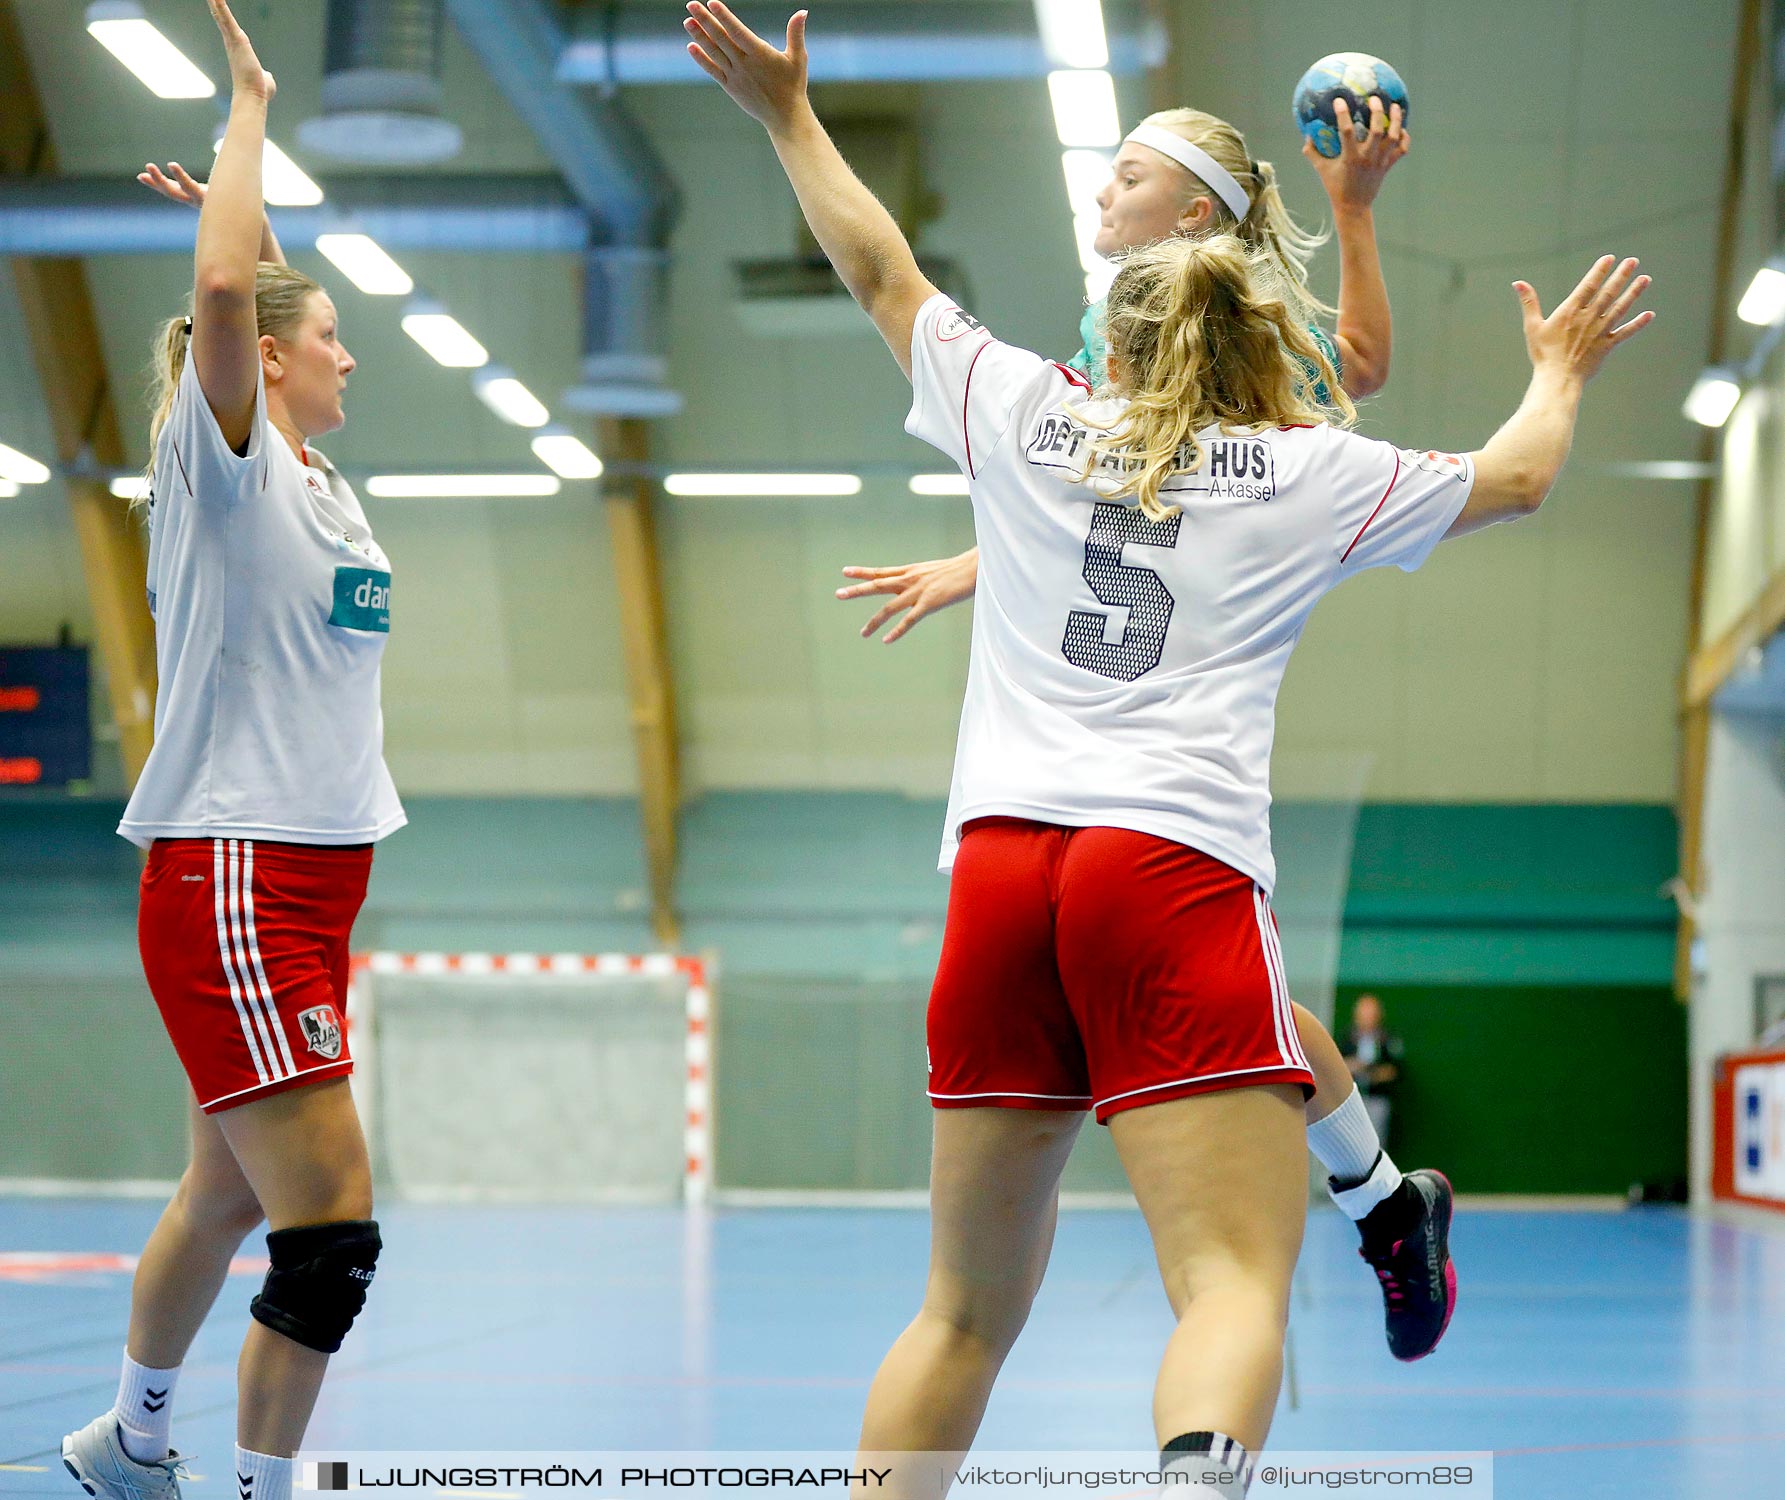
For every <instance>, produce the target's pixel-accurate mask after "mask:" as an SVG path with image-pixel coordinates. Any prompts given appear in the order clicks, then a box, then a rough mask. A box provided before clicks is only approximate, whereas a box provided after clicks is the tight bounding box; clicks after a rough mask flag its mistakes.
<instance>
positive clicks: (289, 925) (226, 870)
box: [62, 0, 404, 1500]
mask: <svg viewBox="0 0 1785 1500" xmlns="http://www.w3.org/2000/svg"><path fill="white" fill-rule="evenodd" d="M210 6H211V12H212V15H213V17H214V19H215V20H216V23H217V26H218V29H219V31H220V32H221V34H222V38H223V43H224V49H225V51H226V53H227V55H228V59H229V68H230V76H231V81H232V84H233V94H232V98H231V102H230V110H229V123H228V126H227V129H226V132H225V134H224V138H223V144H222V148H221V150H220V151H219V153H218V156H217V161H216V165H215V168H214V170H213V172H212V175H211V181H210V185H209V188H208V190H204V189H200V188H199V187H198V185H197V184H196V183H194V182H192V180H191V179H190V178H189V177H187V176H186V175H185V174H184V173H183V172H180V171H179V170H178V169H177V168H176V169H175V179H174V180H170V179H169V178H167V177H165V176H163V174H161V173H160V172H159V170H158V169H155V168H150V169H149V170H148V171H147V172H145V174H144V177H143V180H144V181H146V182H147V183H148V184H149V185H150V186H152V187H155V188H156V189H157V190H159V191H162V192H164V193H167V194H168V195H169V196H172V197H176V198H180V199H183V200H184V201H189V202H190V201H199V202H201V203H202V207H201V209H200V214H199V223H198V242H197V251H196V260H195V276H194V284H193V294H192V315H191V317H190V319H183V318H177V319H174V320H173V321H172V322H170V323H169V324H168V325H167V328H166V330H165V333H164V336H163V341H162V346H161V352H162V355H163V372H162V374H163V382H164V386H165V389H164V390H163V392H162V401H161V404H160V408H159V410H158V411H157V414H156V421H155V424H154V428H155V432H154V460H153V469H152V474H151V488H150V492H151V498H150V501H149V520H148V525H149V577H148V586H149V600H150V607H151V609H152V610H153V612H154V615H155V642H156V659H157V665H158V667H159V673H160V685H159V688H158V690H157V696H156V704H155V746H154V749H153V751H152V752H151V754H150V756H149V760H148V763H147V765H146V766H145V768H144V770H143V774H142V777H141V779H140V780H139V782H138V784H137V787H136V790H135V792H134V794H133V795H132V797H131V799H130V805H129V807H128V808H127V809H126V811H125V814H124V820H123V822H122V823H121V824H120V828H119V831H120V832H121V833H123V834H124V835H125V836H126V837H127V838H129V839H131V840H132V841H133V842H135V843H137V844H139V845H141V846H143V847H144V848H147V849H148V850H149V858H148V863H147V866H146V867H145V869H144V872H143V878H142V897H141V907H140V914H139V918H138V932H139V937H140V940H141V948H142V954H143V967H144V972H145V974H146V975H147V978H148V981H149V988H150V990H151V991H152V992H153V994H154V997H155V1001H156V1004H157V1006H158V1007H159V1009H160V1010H161V1013H162V1017H163V1020H164V1022H165V1023H166V1026H167V1029H168V1034H169V1037H170V1038H171V1039H172V1041H173V1044H174V1048H175V1050H176V1052H177V1053H178V1054H179V1057H180V1061H181V1064H182V1065H183V1066H184V1068H185V1070H186V1075H187V1078H188V1080H189V1081H190V1083H191V1086H192V1094H191V1100H190V1115H191V1127H192V1157H191V1162H190V1165H189V1166H188V1167H187V1169H186V1172H185V1175H184V1176H183V1177H182V1178H181V1181H180V1185H179V1188H178V1190H177V1191H176V1193H175V1194H174V1198H173V1201H172V1202H171V1203H169V1205H168V1207H167V1209H166V1211H165V1212H164V1213H163V1214H162V1216H161V1219H160V1222H159V1223H158V1224H157V1225H156V1227H155V1230H154V1232H153V1234H151V1236H150V1238H149V1242H148V1245H147V1246H146V1247H145V1249H144V1251H143V1254H142V1257H141V1259H140V1261H139V1263H138V1267H137V1272H136V1278H135V1282H134V1284H133V1287H132V1296H131V1315H130V1330H129V1337H128V1340H127V1344H126V1352H125V1358H124V1368H123V1376H122V1379H121V1381H120V1385H119V1392H118V1398H117V1401H116V1404H115V1405H114V1407H113V1409H112V1410H111V1411H109V1412H107V1413H106V1414H105V1415H104V1416H102V1417H99V1418H97V1419H96V1420H95V1421H93V1422H92V1423H90V1424H89V1425H88V1426H87V1427H85V1428H83V1429H82V1430H81V1431H79V1432H76V1433H73V1434H70V1435H69V1436H68V1437H67V1438H65V1439H64V1440H63V1444H62V1455H63V1462H64V1464H65V1466H66V1467H67V1468H68V1470H69V1472H70V1473H71V1474H73V1475H74V1477H75V1478H76V1480H78V1481H79V1483H80V1484H81V1486H82V1488H84V1489H85V1490H86V1491H87V1492H88V1493H89V1494H91V1495H94V1496H103V1497H106V1500H173V1497H176V1496H177V1495H178V1492H179V1483H178V1481H179V1476H180V1470H179V1463H180V1459H179V1456H178V1455H177V1454H175V1453H173V1452H172V1450H171V1449H170V1446H169V1441H168V1439H169V1417H170V1414H171V1411H172V1405H173V1400H174V1386H175V1383H176V1381H177V1380H178V1377H179V1373H180V1366H181V1364H182V1362H183V1360H184V1359H185V1356H186V1351H187V1349H188V1347H189V1346H190V1344H191V1342H192V1339H193V1336H194V1335H195V1334H196V1333H197V1331H198V1328H199V1325H200V1324H201V1323H202V1322H203V1321H204V1318H205V1315H206V1313H208V1312H209V1310H210V1308H211V1305H212V1303H213V1302H214V1301H215V1300H216V1297H217V1294H218V1292H219V1291H220V1290H221V1288H222V1285H223V1281H224V1278H225V1276H226V1275H227V1274H228V1268H229V1261H230V1257H231V1256H232V1255H233V1254H234V1252H235V1250H236V1248H237V1246H238V1245H239V1244H240V1243H241V1241H242V1238H243V1236H244V1235H245V1234H246V1233H247V1232H248V1231H249V1230H250V1229H251V1228H253V1227H254V1226H255V1225H256V1224H257V1223H259V1222H260V1221H261V1219H262V1218H263V1217H264V1218H265V1220H266V1222H267V1224H268V1226H269V1229H270V1233H269V1234H268V1235H267V1248H268V1253H269V1256H270V1259H271V1262H272V1265H271V1269H270V1270H269V1271H268V1273H267V1276H266V1279H265V1282H264V1284H263V1285H262V1286H261V1288H260V1291H259V1294H258V1295H257V1296H256V1297H255V1298H254V1299H253V1302H252V1303H251V1306H250V1312H251V1314H252V1317H253V1320H254V1321H253V1322H252V1323H251V1324H250V1327H249V1331H248V1335H247V1338H246V1340H245V1342H244V1343H243V1346H242V1354H241V1360H240V1363H239V1366H238V1373H237V1395H238V1406H237V1427H236V1433H237V1447H236V1452H235V1476H236V1477H235V1479H234V1481H233V1484H234V1487H235V1489H236V1492H237V1495H238V1497H239V1500H289V1495H290V1491H291V1456H292V1454H293V1453H294V1452H295V1451H296V1449H297V1447H298V1446H299V1444H300V1442H301V1440H302V1438H303V1434H304V1429H305V1427H306V1425H307V1424H308V1422H309V1419H310V1414H311V1410H312V1408H313V1407H314V1405H315V1401H316V1396H317V1392H318V1389H319V1388H320V1385H321V1382H322V1378H323V1373H324V1370H325V1369H326V1367H327V1364H328V1358H329V1355H330V1354H331V1353H333V1352H334V1351H335V1350H336V1349H338V1348H339V1347H340V1344H341V1340H342V1339H343V1338H344V1337H345V1335H346V1333H347V1331H348V1329H349V1327H350V1326H351V1325H352V1323H353V1320H354V1318H355V1317H356V1316H357V1315H358V1313H359V1311H360V1309H361V1307H362V1306H363V1304H364V1302H365V1297H366V1292H367V1288H368V1286H369V1284H370V1282H371V1280H372V1275H373V1269H374V1266H375V1265H376V1262H377V1258H378V1252H379V1248H380V1242H379V1237H378V1226H377V1225H376V1224H375V1223H374V1222H372V1217H371V1215H372V1187H371V1173H370V1169H369V1166H368V1162H367V1157H366V1144H365V1138H364V1136H363V1134H362V1133H361V1130H360V1123H359V1118H358V1116H357V1114H356V1113H355V1111H354V1106H353V1099H352V1096H351V1094H350V1093H349V1092H348V1083H347V1075H348V1074H349V1073H350V1072H351V1071H352V1067H353V1060H352V1057H351V1055H350V1052H349V1050H348V1046H347V1040H346V1036H345V1034H344V1030H343V1026H342V1014H343V1006H344V1000H345V987H346V980H347V957H348V943H349V935H350V932H351V929H352V925H353V920H354V917H355V915H356V914H357V912H358V909H359V906H360V903H361V901H362V900H363V898H364V896H365V890H366V879H367V875H368V873H369V871H370V868H371V860H372V855H371V846H372V844H373V843H374V842H376V841H377V840H378V839H381V838H383V837H384V836H385V835H386V834H388V833H390V832H392V831H393V830H395V829H396V828H398V827H400V826H401V825H402V823H403V821H404V818H403V810H402V807H401V805H400V804H399V803H398V800H397V795H396V791H395V789H394V788H393V786H392V785H391V780H390V776H389V773H388V772H387V771H386V769H385V766H384V759H383V749H382V745H383V729H382V720H381V717H380V709H379V688H378V678H379V662H380V658H381V657H382V655H383V650H384V644H385V641H386V639H387V636H388V631H389V628H390V614H389V609H390V566H389V562H388V561H387V559H386V558H385V556H384V554H383V552H382V551H381V550H380V549H379V547H378V544H377V543H376V541H374V540H373V537H372V535H371V531H370V528H369V527H368V526H367V524H366V519H365V515H364V513H363V512H362V511H361V510H360V507H359V502H358V501H357V499H355V497H354V495H353V492H352V490H351V489H350V488H348V486H347V484H346V482H345V481H344V480H343V479H342V478H341V476H340V474H339V473H338V472H337V471H336V470H335V469H334V467H333V466H332V465H331V464H330V463H329V462H328V460H327V459H325V458H324V457H323V456H322V455H321V454H319V453H317V452H315V451H314V450H313V449H311V448H310V447H309V446H308V440H309V439H310V438H311V437H313V436H315V435H317V434H319V433H324V432H329V431H333V430H334V429H335V428H337V427H339V426H340V425H341V422H342V420H343V414H342V407H341V399H342V391H343V389H344V388H345V385H346V381H347V376H348V375H349V373H350V372H351V371H352V370H353V358H352V356H351V355H350V354H348V352H347V350H346V348H345V347H344V346H343V345H342V343H341V341H340V338H339V335H338V332H337V319H336V312H335V307H334V304H333V303H332V302H331V301H330V300H329V298H328V295H327V294H326V293H325V292H323V290H322V289H321V288H320V287H318V286H317V285H316V284H315V283H314V282H312V281H311V280H309V278H307V277H304V276H301V275H300V274H298V273H297V272H295V271H293V270H291V269H290V268H288V267H286V266H285V265H283V264H282V263H280V257H279V253H278V246H277V243H276V242H275V241H273V240H272V238H271V233H270V230H269V229H268V228H267V226H266V224H265V220H264V215H263V210H262V198H261V152H262V146H263V143H264V140H265V134H266V115H267V108H268V106H269V104H270V103H271V102H272V99H273V93H274V85H273V79H272V77H271V75H270V74H268V73H266V72H265V71H264V70H263V69H262V68H261V65H260V61H259V59H258V58H257V57H256V56H255V53H254V48H253V46H252V45H251V44H250V42H249V40H248V38H247V36H246V35H244V34H243V32H242V30H241V28H240V27H239V26H238V25H237V24H236V21H235V18H234V17H233V16H232V15H231V13H230V10H229V6H228V5H227V4H226V3H224V0H210ZM226 1482H228V1481H226Z"/></svg>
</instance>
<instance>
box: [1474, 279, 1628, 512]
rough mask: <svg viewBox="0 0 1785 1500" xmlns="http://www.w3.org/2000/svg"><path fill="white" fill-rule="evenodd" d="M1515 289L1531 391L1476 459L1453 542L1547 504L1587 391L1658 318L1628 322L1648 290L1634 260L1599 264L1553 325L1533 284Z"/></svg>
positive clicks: (1559, 309)
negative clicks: (1616, 354)
mask: <svg viewBox="0 0 1785 1500" xmlns="http://www.w3.org/2000/svg"><path fill="white" fill-rule="evenodd" d="M1512 285H1513V290H1514V291H1515V292H1516V293H1517V294H1518V299H1519V306H1520V308H1521V310H1522V311H1523V313H1524V319H1525V349H1526V352H1527V353H1529V354H1530V356H1531V384H1530V386H1529V388H1528V389H1527V390H1526V391H1525V399H1524V401H1523V402H1522V403H1520V405H1519V409H1518V410H1517V411H1516V412H1514V413H1513V414H1512V416H1511V417H1510V418H1509V419H1508V420H1507V422H1506V424H1505V426H1503V427H1502V428H1501V429H1500V430H1499V431H1498V432H1496V433H1495V434H1494V435H1493V437H1492V438H1491V439H1490V440H1489V442H1488V444H1487V446H1486V447H1485V448H1483V449H1482V450H1481V451H1480V452H1479V453H1476V454H1475V455H1474V460H1475V485H1474V488H1473V489H1472V490H1471V491H1470V492H1469V499H1468V502H1467V503H1466V504H1465V505H1464V506H1463V509H1462V511H1461V512H1460V513H1459V514H1458V516H1457V518H1456V520H1454V521H1453V522H1451V525H1450V529H1449V530H1448V531H1446V532H1445V533H1444V535H1445V537H1446V538H1447V539H1448V538H1450V537H1453V536H1462V535H1463V534H1464V533H1466V532H1470V531H1478V530H1479V529H1480V528H1481V527H1483V526H1492V525H1493V524H1494V523H1495V522H1496V521H1511V520H1514V519H1516V518H1517V517H1519V516H1524V515H1529V514H1530V513H1531V512H1532V511H1534V510H1536V509H1537V507H1538V506H1539V505H1540V504H1542V503H1543V498H1544V496H1546V495H1547V494H1549V491H1550V486H1551V485H1553V484H1554V483H1555V482H1556V475H1557V474H1558V473H1559V472H1560V471H1561V468H1562V464H1563V462H1564V460H1566V459H1567V457H1568V449H1569V446H1570V444H1571V443H1572V442H1573V441H1574V422H1575V418H1576V416H1577V415H1578V414H1579V412H1580V398H1581V392H1582V390H1583V389H1584V388H1585V386H1586V383H1587V382H1588V381H1589V380H1591V379H1592V378H1593V376H1594V375H1595V374H1597V373H1598V370H1599V367H1600V366H1601V365H1602V364H1604V363H1605V357H1606V355H1608V354H1610V353H1611V351H1612V350H1613V349H1615V348H1617V346H1618V345H1619V344H1622V343H1624V342H1625V341H1626V340H1627V339H1630V338H1633V337H1634V336H1635V335H1636V334H1638V333H1640V332H1641V331H1642V330H1643V329H1644V328H1647V327H1648V326H1649V324H1650V323H1652V322H1653V321H1654V320H1655V314H1654V313H1653V312H1642V313H1637V315H1636V316H1635V317H1631V316H1630V313H1631V312H1632V310H1633V309H1634V308H1635V306H1636V303H1637V301H1638V299H1640V298H1641V296H1642V294H1643V293H1644V292H1645V291H1647V290H1648V286H1649V278H1648V277H1647V276H1638V275H1637V274H1636V261H1635V260H1634V258H1633V259H1630V260H1625V261H1622V262H1619V261H1615V260H1614V259H1613V258H1612V257H1611V256H1609V255H1606V256H1601V257H1600V258H1599V259H1598V260H1597V261H1595V262H1594V263H1593V267H1592V269H1591V270H1590V271H1588V272H1587V274H1586V275H1585V276H1583V277H1582V278H1581V280H1580V284H1579V285H1578V286H1577V287H1575V289H1574V290H1573V291H1572V292H1570V293H1569V294H1568V296H1567V298H1566V299H1564V301H1563V302H1562V304H1561V305H1560V306H1559V307H1557V308H1556V310H1555V311H1554V312H1553V313H1551V314H1550V315H1549V316H1548V317H1547V318H1546V317H1544V315H1543V309H1542V306H1541V304H1539V302H1538V300H1537V293H1536V292H1535V291H1534V290H1533V289H1532V288H1531V286H1530V284H1529V283H1528V282H1523V281H1515V282H1513V284H1512Z"/></svg>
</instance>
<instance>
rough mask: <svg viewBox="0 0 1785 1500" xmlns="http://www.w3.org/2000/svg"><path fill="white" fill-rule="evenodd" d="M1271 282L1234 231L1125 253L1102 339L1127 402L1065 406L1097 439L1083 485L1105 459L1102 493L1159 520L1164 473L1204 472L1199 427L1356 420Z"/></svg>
mask: <svg viewBox="0 0 1785 1500" xmlns="http://www.w3.org/2000/svg"><path fill="white" fill-rule="evenodd" d="M1278 280H1279V275H1278V272H1277V271H1276V269H1275V261H1274V257H1273V255H1272V253H1271V252H1270V251H1268V250H1265V249H1263V248H1262V247H1259V246H1254V245H1248V244H1246V243H1245V242H1244V241H1243V240H1241V239H1240V238H1239V236H1238V235H1235V234H1216V235H1208V236H1203V237H1198V238H1195V239H1188V238H1178V239H1169V240H1161V241H1159V242H1158V243H1156V244H1153V245H1148V246H1145V247H1144V248H1142V249H1139V250H1135V251H1132V252H1131V253H1130V254H1129V255H1127V256H1126V257H1125V258H1124V259H1123V261H1122V264H1121V268H1120V269H1119V270H1118V271H1117V272H1116V278H1115V280H1114V281H1113V282H1112V283H1111V284H1110V289H1109V296H1108V299H1107V300H1106V302H1105V306H1104V339H1105V341H1106V343H1107V344H1108V346H1109V353H1110V357H1111V359H1112V361H1113V362H1114V365H1115V369H1116V371H1117V376H1118V394H1120V395H1121V396H1123V397H1125V398H1126V400H1127V406H1126V408H1125V409H1124V410H1123V411H1122V413H1121V414H1120V415H1119V416H1118V417H1116V418H1115V419H1114V420H1113V421H1111V422H1107V423H1103V422H1098V421H1096V420H1095V419H1093V418H1092V417H1090V416H1089V415H1088V414H1087V413H1085V412H1082V411H1079V412H1075V413H1074V415H1075V416H1077V417H1078V418H1079V420H1081V421H1084V422H1086V423H1087V425H1089V426H1091V427H1093V428H1095V429H1099V430H1101V431H1102V432H1103V433H1104V434H1105V435H1104V436H1103V437H1101V438H1096V439H1093V441H1092V444H1091V452H1090V454H1089V455H1088V456H1087V458H1086V460H1085V467H1084V469H1083V471H1082V472H1081V473H1080V475H1079V478H1080V480H1081V481H1083V480H1085V479H1088V478H1089V477H1090V475H1091V472H1092V470H1093V469H1095V468H1097V467H1098V466H1099V461H1100V460H1101V461H1103V462H1106V463H1108V464H1109V465H1110V466H1111V467H1112V468H1113V469H1114V470H1115V471H1116V472H1117V473H1120V474H1124V475H1125V476H1126V477H1125V478H1124V479H1123V481H1122V482H1121V483H1120V484H1119V485H1118V486H1116V487H1115V488H1114V489H1113V490H1110V491H1107V493H1108V494H1109V496H1110V498H1112V499H1122V498H1125V497H1127V496H1130V495H1132V496H1135V497H1136V498H1137V500H1138V502H1139V504H1140V508H1141V509H1142V510H1143V511H1145V512H1146V514H1147V515H1149V516H1150V517H1152V518H1153V519H1154V520H1163V519H1164V518H1165V517H1167V516H1170V515H1173V514H1174V513H1175V512H1176V507H1175V506H1172V505H1169V504H1167V503H1166V502H1164V501H1163V500H1161V499H1160V491H1161V488H1162V487H1163V485H1164V483H1165V481H1166V480H1167V479H1168V478H1169V477H1171V476H1172V475H1173V474H1178V473H1191V474H1193V473H1196V472H1197V471H1198V470H1200V469H1201V467H1202V465H1203V461H1204V458H1205V457H1206V449H1205V448H1204V446H1203V444H1202V443H1201V442H1200V441H1199V440H1198V438H1197V434H1198V433H1199V432H1201V431H1203V430H1204V429H1205V428H1208V427H1211V426H1217V425H1218V426H1219V427H1220V429H1221V430H1222V431H1223V432H1231V433H1246V432H1257V431H1259V430H1261V429H1263V428H1266V427H1281V426H1290V425H1296V424H1305V423H1313V422H1332V421H1334V419H1335V418H1337V425H1342V426H1349V425H1350V424H1351V423H1352V422H1353V421H1355V420H1356V416H1357V412H1356V408H1355V407H1353V405H1352V404H1351V400H1350V398H1349V397H1347V396H1346V395H1345V393H1344V391H1343V390H1342V389H1341V388H1340V386H1339V379H1338V375H1337V373H1336V372H1335V371H1334V370H1333V367H1332V363H1331V361H1329V360H1328V359H1327V357H1326V354H1325V352H1324V351H1323V350H1322V349H1321V348H1320V346H1319V344H1317V343H1316V342H1315V340H1314V337H1313V335H1312V334H1311V333H1309V331H1308V324H1307V320H1306V319H1305V318H1303V317H1302V315H1301V312H1300V310H1299V308H1296V307H1293V306H1291V305H1290V303H1289V302H1288V301H1287V300H1286V299H1285V298H1284V297H1283V295H1282V292H1281V289H1280V287H1279V286H1278V285H1277V284H1276V283H1277V281H1278ZM1310 374H1312V375H1313V376H1314V377H1315V379H1317V380H1319V381H1323V382H1325V384H1326V388H1327V390H1328V391H1329V392H1331V393H1333V394H1332V395H1331V398H1330V403H1331V404H1330V405H1328V406H1322V405H1321V404H1320V403H1319V402H1318V401H1317V400H1316V399H1315V395H1314V391H1313V388H1312V387H1313V382H1312V381H1311V380H1310Z"/></svg>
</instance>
